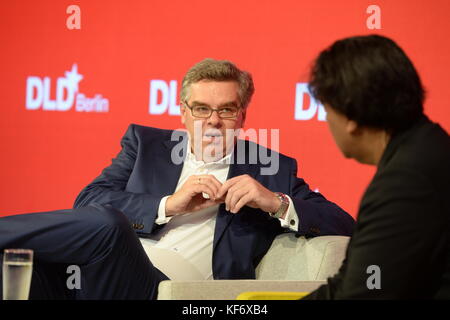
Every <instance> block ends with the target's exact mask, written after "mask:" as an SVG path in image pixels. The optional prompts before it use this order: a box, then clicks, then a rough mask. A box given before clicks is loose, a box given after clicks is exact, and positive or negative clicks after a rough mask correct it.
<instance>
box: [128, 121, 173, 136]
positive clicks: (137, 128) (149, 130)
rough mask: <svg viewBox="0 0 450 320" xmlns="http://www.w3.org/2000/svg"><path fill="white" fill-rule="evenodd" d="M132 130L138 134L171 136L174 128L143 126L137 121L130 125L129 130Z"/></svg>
mask: <svg viewBox="0 0 450 320" xmlns="http://www.w3.org/2000/svg"><path fill="white" fill-rule="evenodd" d="M130 129H131V130H132V131H134V132H135V134H137V135H145V136H148V135H155V136H171V135H172V133H173V132H174V130H169V129H161V128H155V127H148V126H143V125H139V124H135V123H131V124H130V125H129V130H130Z"/></svg>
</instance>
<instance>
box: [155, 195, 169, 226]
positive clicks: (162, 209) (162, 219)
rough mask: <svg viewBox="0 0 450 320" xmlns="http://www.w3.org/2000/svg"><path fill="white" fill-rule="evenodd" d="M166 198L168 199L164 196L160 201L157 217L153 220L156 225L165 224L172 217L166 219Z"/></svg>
mask: <svg viewBox="0 0 450 320" xmlns="http://www.w3.org/2000/svg"><path fill="white" fill-rule="evenodd" d="M167 198H169V196H165V197H163V198H162V199H161V201H160V202H159V207H158V217H157V218H156V220H155V223H156V224H165V223H167V222H169V221H170V219H172V217H166V201H167Z"/></svg>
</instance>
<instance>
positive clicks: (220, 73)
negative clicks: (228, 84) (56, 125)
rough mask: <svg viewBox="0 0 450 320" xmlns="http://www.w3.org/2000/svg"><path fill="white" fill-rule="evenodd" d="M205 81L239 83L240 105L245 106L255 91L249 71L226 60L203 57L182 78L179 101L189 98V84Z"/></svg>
mask: <svg viewBox="0 0 450 320" xmlns="http://www.w3.org/2000/svg"><path fill="white" fill-rule="evenodd" d="M202 80H206V81H236V82H237V83H238V84H239V92H238V94H239V99H240V103H241V106H242V107H243V108H246V107H247V106H248V105H249V103H250V100H251V98H252V95H253V93H254V92H255V87H254V85H253V79H252V76H251V74H250V73H249V72H247V71H243V70H240V69H238V68H237V67H236V66H235V65H234V64H233V63H231V62H230V61H227V60H215V59H209V58H208V59H204V60H202V61H200V62H199V63H197V64H195V65H194V66H193V67H192V68H191V69H189V71H188V72H187V73H186V75H185V76H184V78H183V81H182V84H181V90H180V99H181V101H187V100H188V99H189V88H190V86H191V84H193V83H196V82H199V81H202Z"/></svg>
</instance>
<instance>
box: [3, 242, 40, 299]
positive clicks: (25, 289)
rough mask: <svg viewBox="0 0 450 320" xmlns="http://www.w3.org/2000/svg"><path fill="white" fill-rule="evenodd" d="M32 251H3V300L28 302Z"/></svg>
mask: <svg viewBox="0 0 450 320" xmlns="http://www.w3.org/2000/svg"><path fill="white" fill-rule="evenodd" d="M32 271H33V250H29V249H5V250H4V252H3V300H28V294H29V293H30V284H31V274H32Z"/></svg>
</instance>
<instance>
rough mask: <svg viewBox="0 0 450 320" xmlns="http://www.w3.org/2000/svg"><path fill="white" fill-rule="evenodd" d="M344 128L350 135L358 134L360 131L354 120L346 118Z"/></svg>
mask: <svg viewBox="0 0 450 320" xmlns="http://www.w3.org/2000/svg"><path fill="white" fill-rule="evenodd" d="M345 130H346V131H347V133H348V134H350V135H359V134H360V132H361V127H360V126H359V125H358V123H357V122H356V121H354V120H350V119H347V124H346V125H345Z"/></svg>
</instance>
